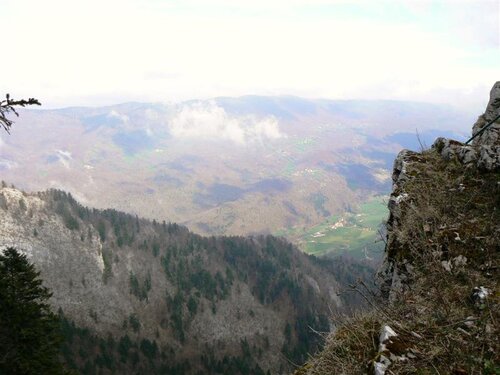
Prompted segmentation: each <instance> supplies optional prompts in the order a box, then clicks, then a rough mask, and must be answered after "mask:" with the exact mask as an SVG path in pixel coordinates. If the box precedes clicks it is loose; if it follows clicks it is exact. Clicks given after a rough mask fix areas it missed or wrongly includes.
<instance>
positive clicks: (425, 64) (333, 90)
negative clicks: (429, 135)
mask: <svg viewBox="0 0 500 375" xmlns="http://www.w3.org/2000/svg"><path fill="white" fill-rule="evenodd" d="M0 32H1V34H2V36H3V56H2V59H1V60H0V71H1V72H2V73H3V77H2V79H1V80H0V95H3V94H2V93H7V92H9V93H10V94H11V96H13V97H14V98H20V97H36V98H38V99H40V101H41V102H42V104H43V107H44V108H56V107H64V106H82V105H83V106H101V105H109V104H115V103H121V102H127V101H141V102H149V101H153V102H178V101H183V100H188V99H206V98H213V97H217V96H240V95H248V94H257V95H296V96H302V97H307V98H330V99H394V100H415V101H425V102H437V103H446V104H451V105H454V106H457V107H460V108H463V109H464V110H467V111H468V110H471V111H477V112H478V113H480V112H482V110H483V109H484V106H485V104H486V102H487V99H488V92H489V90H490V88H491V86H492V85H493V83H494V82H495V81H497V80H500V0H493V1H490V0H474V1H458V0H457V1H444V0H442V1H426V0H419V1H404V0H393V1H381V0H370V1H363V0H359V1H354V0H353V1H341V0H335V1H328V0H249V1H244V0H81V1H76V0H44V1H39V0H23V1H19V0H0Z"/></svg>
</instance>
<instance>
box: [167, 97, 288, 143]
mask: <svg viewBox="0 0 500 375" xmlns="http://www.w3.org/2000/svg"><path fill="white" fill-rule="evenodd" d="M170 133H171V134H172V135H173V136H174V137H178V138H191V139H204V140H227V141H231V142H235V143H238V144H245V143H248V142H264V141H266V140H272V139H278V138H281V137H283V134H281V132H280V130H279V126H278V120H277V119H276V118H274V117H265V118H261V119H258V118H256V117H254V116H240V117H236V116H231V115H229V114H228V113H227V112H226V111H225V110H224V108H222V107H219V106H218V105H217V104H215V103H214V102H212V101H210V102H196V103H194V104H189V105H184V106H182V107H181V108H180V109H179V111H178V112H177V113H176V114H175V115H174V116H173V118H172V119H171V121H170Z"/></svg>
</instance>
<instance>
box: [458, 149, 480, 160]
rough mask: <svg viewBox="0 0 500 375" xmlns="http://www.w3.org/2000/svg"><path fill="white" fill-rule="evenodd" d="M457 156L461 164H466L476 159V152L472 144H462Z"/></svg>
mask: <svg viewBox="0 0 500 375" xmlns="http://www.w3.org/2000/svg"><path fill="white" fill-rule="evenodd" d="M457 156H458V160H460V162H461V163H462V164H466V165H467V164H471V163H475V162H476V161H477V159H478V152H477V150H476V149H475V148H474V147H472V146H463V147H461V148H460V150H459V151H458V154H457Z"/></svg>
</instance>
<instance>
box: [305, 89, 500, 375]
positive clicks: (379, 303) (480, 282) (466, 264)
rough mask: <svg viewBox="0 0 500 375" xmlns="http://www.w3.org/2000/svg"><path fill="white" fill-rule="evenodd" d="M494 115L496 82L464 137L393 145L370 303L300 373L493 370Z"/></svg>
mask: <svg viewBox="0 0 500 375" xmlns="http://www.w3.org/2000/svg"><path fill="white" fill-rule="evenodd" d="M499 115H500V82H497V83H496V84H495V85H494V86H493V89H492V90H491V95H490V100H489V103H488V106H487V108H486V111H485V113H484V114H483V115H481V116H480V117H479V119H478V120H477V122H476V123H475V124H474V126H473V130H472V134H473V135H476V134H477V135H478V136H477V137H475V138H474V140H473V142H472V143H471V144H470V145H468V144H464V143H461V142H458V141H455V140H450V139H444V138H438V139H437V140H436V142H435V143H434V145H433V146H432V148H431V149H430V150H426V151H422V152H420V153H416V152H411V151H408V150H403V151H401V152H400V153H399V155H398V157H397V158H396V160H395V163H394V171H393V176H392V179H393V192H392V194H391V197H390V200H389V210H390V216H389V219H388V222H387V242H386V255H385V261H384V264H383V266H382V269H381V271H380V273H379V276H380V293H379V294H377V295H369V293H368V291H367V290H365V289H364V288H363V287H362V286H360V287H358V292H360V293H362V294H363V295H364V296H366V297H367V299H370V300H371V301H372V302H371V303H372V306H373V310H372V311H370V312H369V313H367V314H365V315H364V316H362V317H359V318H356V319H351V320H348V321H343V322H338V324H337V327H336V329H335V331H334V332H333V333H332V334H331V335H330V336H329V337H328V339H327V342H326V346H325V348H324V350H323V351H322V352H321V353H319V354H318V355H316V356H315V357H314V358H313V359H312V360H310V361H309V362H308V363H307V364H306V365H305V366H303V367H302V368H301V369H300V370H298V371H297V373H298V374H327V373H335V374H364V373H372V374H377V375H382V374H386V373H393V374H414V373H422V374H496V373H498V372H499V371H500V364H499V354H498V353H499V352H500V351H499V349H500V347H499V343H498V337H499V329H498V328H499V327H498V322H499V318H500V316H499V311H500V310H499V294H498V280H499V278H498V276H499V275H498V267H499V261H500V257H499V255H500V120H499V119H498V116H499ZM495 119H496V122H495ZM490 123H491V125H489V124H490ZM486 126H488V127H487V128H486Z"/></svg>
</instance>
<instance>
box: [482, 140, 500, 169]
mask: <svg viewBox="0 0 500 375" xmlns="http://www.w3.org/2000/svg"><path fill="white" fill-rule="evenodd" d="M479 152H480V154H479V159H478V161H477V167H478V168H479V169H482V170H485V171H498V170H500V145H498V146H481V148H480V151H479Z"/></svg>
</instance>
